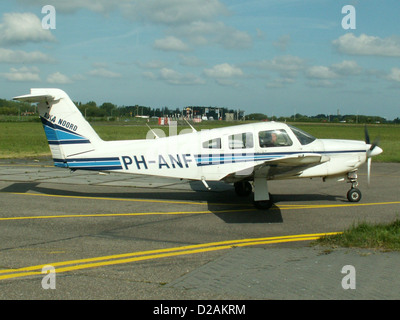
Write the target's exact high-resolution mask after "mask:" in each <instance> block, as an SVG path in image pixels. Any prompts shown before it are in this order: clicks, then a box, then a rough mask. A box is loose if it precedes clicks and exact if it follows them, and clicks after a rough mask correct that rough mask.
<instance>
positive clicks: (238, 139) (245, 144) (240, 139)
mask: <svg viewBox="0 0 400 320" xmlns="http://www.w3.org/2000/svg"><path fill="white" fill-rule="evenodd" d="M228 142H229V149H248V148H253V146H254V144H253V134H252V133H251V132H245V133H238V134H233V135H230V136H229V137H228Z"/></svg>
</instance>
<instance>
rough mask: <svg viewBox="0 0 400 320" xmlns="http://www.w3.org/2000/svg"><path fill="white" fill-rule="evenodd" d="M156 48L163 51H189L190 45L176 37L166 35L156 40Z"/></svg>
mask: <svg viewBox="0 0 400 320" xmlns="http://www.w3.org/2000/svg"><path fill="white" fill-rule="evenodd" d="M154 48H155V49H159V50H163V51H188V50H189V47H188V46H187V45H186V44H185V43H183V41H182V40H180V39H178V38H176V37H172V36H169V37H166V38H164V39H158V40H156V41H155V42H154Z"/></svg>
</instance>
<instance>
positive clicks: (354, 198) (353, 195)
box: [347, 171, 361, 202]
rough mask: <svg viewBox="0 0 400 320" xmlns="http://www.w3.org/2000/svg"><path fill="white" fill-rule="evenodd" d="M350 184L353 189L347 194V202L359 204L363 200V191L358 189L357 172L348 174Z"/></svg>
mask: <svg viewBox="0 0 400 320" xmlns="http://www.w3.org/2000/svg"><path fill="white" fill-rule="evenodd" d="M347 179H348V182H350V183H351V189H350V190H349V191H348V192H347V200H349V201H350V202H358V201H360V200H361V191H360V190H359V189H357V186H358V181H357V171H353V172H349V173H348V174H347Z"/></svg>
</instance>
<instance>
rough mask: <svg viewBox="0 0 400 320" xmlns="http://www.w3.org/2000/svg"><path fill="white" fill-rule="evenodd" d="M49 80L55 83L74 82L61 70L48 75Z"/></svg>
mask: <svg viewBox="0 0 400 320" xmlns="http://www.w3.org/2000/svg"><path fill="white" fill-rule="evenodd" d="M47 82H48V83H53V84H68V83H72V80H71V79H70V78H68V77H67V76H66V75H64V74H62V73H60V72H55V73H52V74H50V75H49V76H48V77H47Z"/></svg>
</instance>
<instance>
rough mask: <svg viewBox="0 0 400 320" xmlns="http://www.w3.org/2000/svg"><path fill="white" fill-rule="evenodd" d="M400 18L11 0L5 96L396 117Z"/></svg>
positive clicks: (227, 5) (302, 6) (374, 7)
mask: <svg viewBox="0 0 400 320" xmlns="http://www.w3.org/2000/svg"><path fill="white" fill-rule="evenodd" d="M46 5H51V6H53V8H54V15H51V14H52V11H49V10H47V9H46V8H43V7H44V6H46ZM348 5H350V6H351V8H352V9H351V10H350V11H349V10H348V9H346V8H347V7H345V6H348ZM344 7H345V8H344ZM45 9H46V10H45ZM344 9H346V10H344ZM42 10H43V12H42ZM342 10H343V13H342ZM54 17H55V19H54ZM399 20H400V2H399V1H398V0H382V1H376V0H362V1H361V0H359V1H357V0H346V1H342V0H307V1H300V0H262V1H252V0H248V1H239V0H119V1H109V0H98V1H94V0H69V1H65V0H2V1H1V2H0V98H3V99H12V97H14V96H18V95H23V94H27V93H29V90H30V88H60V89H62V90H64V91H65V92H67V93H68V95H69V96H70V97H71V99H72V100H73V101H80V102H83V103H85V102H88V101H95V102H96V103H97V104H98V105H101V104H102V103H103V102H112V103H114V104H116V105H118V106H129V105H136V104H138V105H143V106H148V107H153V108H159V107H164V106H167V107H168V108H172V109H175V108H180V109H181V108H183V107H185V106H211V107H216V106H218V107H226V108H229V109H235V110H237V109H240V110H244V111H245V113H246V114H250V113H264V114H266V115H268V116H278V117H279V116H290V115H293V114H295V113H300V114H304V115H308V116H312V115H317V114H337V113H338V112H339V113H340V114H360V115H361V114H364V115H378V116H382V117H384V118H387V119H388V120H392V119H394V118H397V117H400V23H399Z"/></svg>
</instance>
